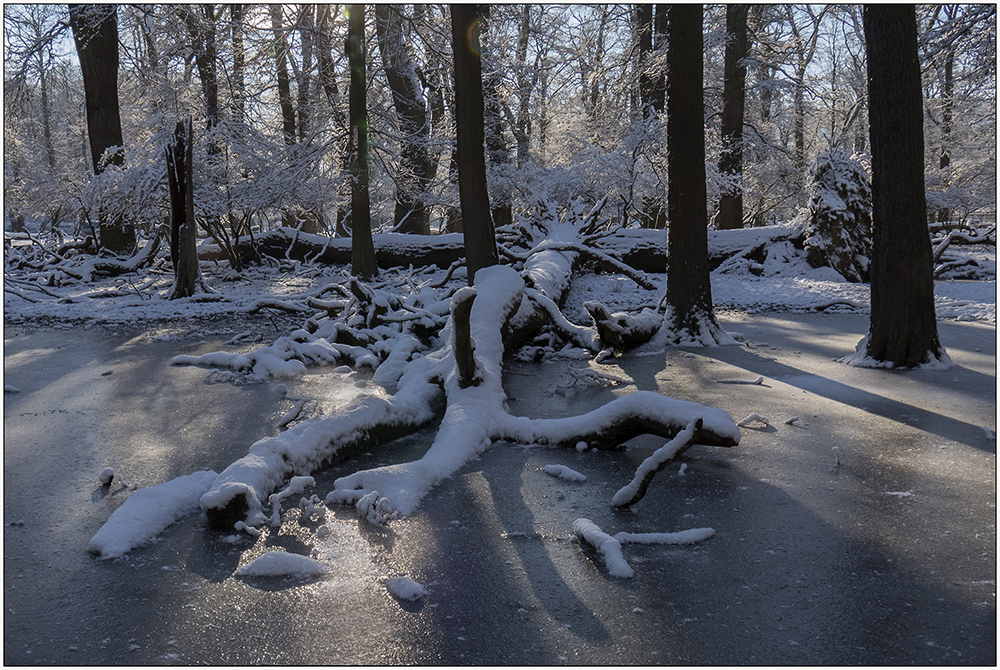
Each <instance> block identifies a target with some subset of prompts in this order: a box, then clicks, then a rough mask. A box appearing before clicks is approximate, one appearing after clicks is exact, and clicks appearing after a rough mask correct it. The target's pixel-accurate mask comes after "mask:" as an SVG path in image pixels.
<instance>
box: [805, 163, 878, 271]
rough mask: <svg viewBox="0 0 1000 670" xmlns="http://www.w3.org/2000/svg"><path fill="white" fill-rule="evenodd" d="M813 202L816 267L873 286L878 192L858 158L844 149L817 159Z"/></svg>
mask: <svg viewBox="0 0 1000 670" xmlns="http://www.w3.org/2000/svg"><path fill="white" fill-rule="evenodd" d="M809 175H810V178H811V180H812V184H813V186H812V200H811V201H810V203H809V227H808V229H807V232H806V253H807V258H808V260H809V264H810V265H812V266H813V267H816V268H820V267H831V268H833V269H834V270H836V271H837V272H839V273H840V274H841V275H842V276H843V277H844V279H847V280H848V281H853V282H864V281H868V266H869V262H870V261H869V257H870V254H871V246H872V189H871V183H870V181H869V179H868V172H867V171H866V170H865V167H864V165H862V164H861V162H860V161H859V160H857V158H854V157H848V156H847V154H845V153H844V152H843V151H841V150H840V149H831V150H830V151H826V152H824V153H821V154H820V155H819V156H817V157H816V163H815V164H814V165H813V167H812V169H811V170H810V172H809Z"/></svg>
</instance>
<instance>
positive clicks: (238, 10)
mask: <svg viewBox="0 0 1000 670" xmlns="http://www.w3.org/2000/svg"><path fill="white" fill-rule="evenodd" d="M243 14H244V6H243V5H229V18H230V21H231V22H232V26H231V33H230V34H231V40H232V45H233V74H232V76H231V78H230V82H231V91H230V95H231V96H232V103H231V106H230V109H231V110H232V114H233V118H234V119H235V120H236V121H240V122H242V121H245V120H246V99H247V90H246V81H245V79H246V77H245V73H246V48H245V47H244V46H243Z"/></svg>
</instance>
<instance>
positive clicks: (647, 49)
mask: <svg viewBox="0 0 1000 670" xmlns="http://www.w3.org/2000/svg"><path fill="white" fill-rule="evenodd" d="M634 15H635V22H636V28H637V29H638V31H639V51H638V60H639V104H640V105H641V106H642V116H643V118H648V117H649V116H650V115H651V114H652V113H653V86H654V83H655V82H654V80H653V75H652V72H651V71H650V68H649V57H650V54H652V53H653V5H647V4H641V5H636V6H635V9H634Z"/></svg>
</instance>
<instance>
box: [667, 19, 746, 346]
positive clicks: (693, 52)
mask: <svg viewBox="0 0 1000 670" xmlns="http://www.w3.org/2000/svg"><path fill="white" fill-rule="evenodd" d="M668 24H669V25H668V36H667V90H666V93H667V221H668V232H667V313H666V316H665V318H664V322H663V329H664V331H665V332H666V333H667V339H668V341H669V342H675V343H676V342H690V341H695V342H701V343H705V344H717V343H719V342H722V341H729V340H730V339H731V338H729V337H728V336H727V335H726V334H725V332H724V331H723V330H722V329H721V328H720V327H719V325H718V323H717V322H716V320H715V313H714V311H713V308H712V286H711V282H710V278H709V269H708V213H707V203H706V198H707V194H706V190H707V189H706V186H705V121H704V107H703V100H702V95H703V94H702V82H703V75H702V66H703V63H702V60H703V46H704V38H703V37H702V8H701V5H670V7H669V17H668Z"/></svg>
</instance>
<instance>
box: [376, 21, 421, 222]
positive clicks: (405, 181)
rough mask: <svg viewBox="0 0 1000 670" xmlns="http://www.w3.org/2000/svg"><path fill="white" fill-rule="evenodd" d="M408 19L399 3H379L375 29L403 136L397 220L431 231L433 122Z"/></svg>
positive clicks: (397, 186)
mask: <svg viewBox="0 0 1000 670" xmlns="http://www.w3.org/2000/svg"><path fill="white" fill-rule="evenodd" d="M403 30H404V23H403V17H402V15H401V14H400V8H399V6H398V5H375V32H376V33H377V34H378V46H379V53H380V54H381V56H382V63H383V64H384V65H385V76H386V79H387V80H388V82H389V90H390V91H391V92H392V102H393V105H394V106H395V108H396V120H397V122H398V125H399V130H400V133H401V135H402V138H401V139H400V175H399V178H398V180H397V183H396V212H395V217H394V222H395V225H396V227H397V230H398V231H399V232H401V233H417V234H424V235H426V234H428V233H429V232H430V228H429V226H428V221H427V207H426V205H425V203H424V198H423V194H424V191H425V190H426V188H427V184H426V182H425V181H424V176H425V175H426V174H427V173H428V171H429V166H428V162H429V161H430V158H429V157H428V153H427V146H428V144H429V143H430V125H429V124H428V123H427V113H426V111H425V100H424V93H423V90H422V86H421V83H420V80H419V78H418V77H417V73H416V70H415V68H414V65H413V60H412V59H411V57H410V54H409V51H408V50H407V48H406V42H405V40H404V39H403Z"/></svg>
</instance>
